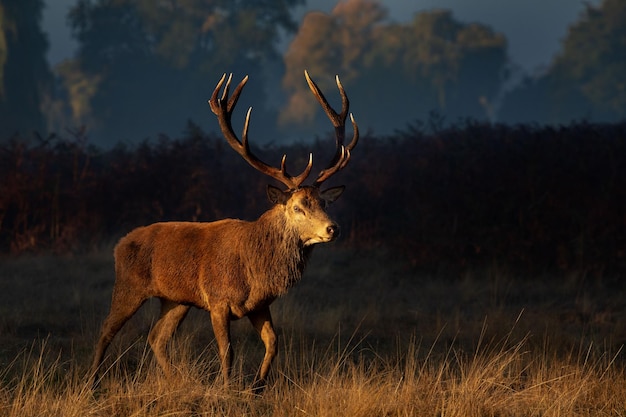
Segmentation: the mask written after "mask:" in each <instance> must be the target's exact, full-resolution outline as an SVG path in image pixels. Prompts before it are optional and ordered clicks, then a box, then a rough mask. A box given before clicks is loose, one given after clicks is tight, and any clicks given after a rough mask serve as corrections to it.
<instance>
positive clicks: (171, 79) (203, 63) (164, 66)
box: [63, 0, 301, 143]
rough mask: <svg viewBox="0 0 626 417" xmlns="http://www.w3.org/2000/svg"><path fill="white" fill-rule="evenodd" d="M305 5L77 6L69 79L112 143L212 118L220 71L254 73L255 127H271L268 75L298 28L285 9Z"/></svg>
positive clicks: (125, 1)
mask: <svg viewBox="0 0 626 417" xmlns="http://www.w3.org/2000/svg"><path fill="white" fill-rule="evenodd" d="M300 2H301V0H286V1H281V2H247V1H243V0H240V1H229V0H187V1H181V2H171V1H170V2H154V1H151V0H97V1H95V2H92V1H88V0H80V1H79V2H78V4H77V5H76V6H75V7H74V8H73V9H72V10H71V13H70V15H69V20H70V24H71V26H72V29H73V34H74V37H76V39H77V40H78V42H79V50H78V54H77V57H76V58H75V60H74V62H73V64H72V65H70V66H66V67H65V70H66V71H65V73H64V74H63V76H64V83H65V85H66V86H67V87H68V88H67V90H68V91H69V95H70V96H72V97H73V98H72V101H73V102H76V103H78V102H85V99H87V103H86V105H84V106H82V107H81V108H83V109H87V108H89V109H90V112H91V115H90V117H91V119H92V120H93V122H94V123H95V124H94V125H93V129H95V132H94V133H95V134H96V136H97V137H98V138H99V140H100V141H101V142H104V141H107V142H109V143H111V142H116V141H119V140H123V139H129V138H130V139H140V138H142V137H146V136H148V135H151V134H155V133H159V132H161V133H168V134H171V133H173V132H178V131H179V130H181V129H182V128H183V127H184V125H185V124H186V121H187V120H188V119H190V118H192V119H195V120H196V121H198V122H199V123H204V122H205V120H211V122H212V121H213V119H212V118H210V117H209V114H210V111H209V110H208V105H207V104H206V102H207V99H208V97H209V95H210V93H211V92H212V88H213V87H214V85H215V83H217V80H218V79H219V77H220V76H221V75H222V73H224V72H233V73H235V76H237V77H243V75H245V74H246V73H251V74H250V75H251V77H253V78H255V82H254V83H252V84H251V85H250V89H249V90H248V91H247V94H252V95H253V96H254V99H253V100H251V101H252V102H256V103H260V104H259V105H258V106H255V115H254V116H255V119H258V122H255V129H259V128H260V127H261V126H265V127H266V128H267V126H268V123H267V122H266V121H267V120H268V118H267V117H263V114H264V112H267V111H268V110H267V109H266V108H265V105H264V104H265V101H266V97H267V93H266V92H265V91H264V89H263V88H264V87H263V86H264V83H263V78H264V74H263V71H264V68H266V67H267V66H268V65H270V64H271V63H272V62H273V61H277V60H278V53H277V51H276V45H277V42H278V40H279V36H280V35H281V33H282V31H290V30H294V29H295V24H294V23H293V21H292V20H291V17H290V14H289V10H290V8H291V7H293V6H295V5H297V4H299V3H300ZM80 74H82V75H83V77H81V76H79V75H80ZM85 80H87V81H85ZM77 83H78V84H82V85H83V86H87V85H88V86H89V89H87V90H85V89H84V88H77V87H76V84H77ZM76 94H79V95H80V94H82V98H80V97H76ZM87 104H88V106H87Z"/></svg>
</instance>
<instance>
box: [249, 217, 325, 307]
mask: <svg viewBox="0 0 626 417" xmlns="http://www.w3.org/2000/svg"><path fill="white" fill-rule="evenodd" d="M253 224H254V226H253V229H254V230H252V233H251V236H250V240H249V243H250V247H249V250H248V251H247V253H248V255H249V256H248V258H247V264H248V268H249V272H250V273H251V274H253V275H256V277H255V280H256V279H259V280H261V281H262V282H263V283H264V286H265V287H266V288H268V290H269V291H270V293H271V295H273V296H280V295H283V294H284V293H286V292H287V290H288V289H289V288H290V287H291V286H293V285H294V284H295V283H297V282H298V281H299V280H300V278H302V272H303V271H304V267H305V266H306V262H307V260H308V258H309V256H310V254H311V251H312V249H313V247H312V246H308V247H304V246H303V244H302V242H301V241H300V236H298V233H297V231H296V229H294V228H293V227H290V226H289V224H288V223H287V221H286V219H285V215H284V212H283V210H282V209H281V208H280V206H276V207H274V208H273V209H271V210H269V211H267V212H266V213H264V214H263V215H262V216H261V217H260V218H259V219H258V220H257V221H256V222H254V223H253ZM259 254H265V256H259Z"/></svg>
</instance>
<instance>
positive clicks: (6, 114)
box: [0, 0, 52, 137]
mask: <svg viewBox="0 0 626 417" xmlns="http://www.w3.org/2000/svg"><path fill="white" fill-rule="evenodd" d="M42 10H43V1H42V0H0V137H8V136H11V135H15V134H25V133H30V132H32V131H41V130H43V129H44V128H45V118H44V115H43V113H42V102H43V101H45V100H47V99H49V94H50V88H51V86H52V73H51V72H50V68H49V67H48V63H47V61H46V52H47V50H48V41H47V39H46V36H45V35H44V33H43V32H42V30H41V26H40V23H41V12H42Z"/></svg>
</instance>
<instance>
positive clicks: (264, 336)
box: [248, 306, 277, 391]
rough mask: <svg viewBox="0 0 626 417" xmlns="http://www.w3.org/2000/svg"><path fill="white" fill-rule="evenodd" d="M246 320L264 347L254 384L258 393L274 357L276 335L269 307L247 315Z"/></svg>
mask: <svg viewBox="0 0 626 417" xmlns="http://www.w3.org/2000/svg"><path fill="white" fill-rule="evenodd" d="M248 318H249V319H250V322H251V323H252V325H253V326H254V328H255V329H256V331H257V333H258V334H259V336H261V340H262V341H263V344H264V345H265V356H264V357H263V362H262V363H261V367H260V368H259V372H258V374H257V377H256V380H255V383H254V390H255V391H260V390H262V389H263V387H264V386H265V378H267V374H268V373H269V371H270V367H271V365H272V361H273V360H274V357H275V356H276V351H277V349H276V333H275V332H274V326H273V324H272V315H271V314H270V309H269V306H268V307H265V308H263V309H261V310H257V311H255V312H252V313H250V314H248Z"/></svg>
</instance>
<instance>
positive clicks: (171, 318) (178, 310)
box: [148, 299, 190, 376]
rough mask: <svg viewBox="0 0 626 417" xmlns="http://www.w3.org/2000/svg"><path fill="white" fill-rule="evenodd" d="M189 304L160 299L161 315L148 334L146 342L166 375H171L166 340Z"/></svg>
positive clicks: (169, 337)
mask: <svg viewBox="0 0 626 417" xmlns="http://www.w3.org/2000/svg"><path fill="white" fill-rule="evenodd" d="M189 308H190V307H189V306H187V305H183V304H178V303H175V302H174V301H170V300H165V299H161V316H160V317H159V320H158V321H157V322H156V324H155V325H154V327H153V328H152V330H151V331H150V334H149V335H148V342H149V343H150V346H151V347H152V351H153V352H154V356H155V358H156V360H157V363H158V364H159V366H160V367H161V369H163V371H164V372H165V374H166V375H167V376H171V374H172V371H171V362H170V360H169V359H168V357H167V352H166V350H167V342H168V341H169V340H170V339H171V338H172V335H173V334H174V332H175V331H176V329H177V328H178V326H179V325H180V323H181V322H182V321H183V319H184V318H185V316H187V313H188V312H189Z"/></svg>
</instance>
